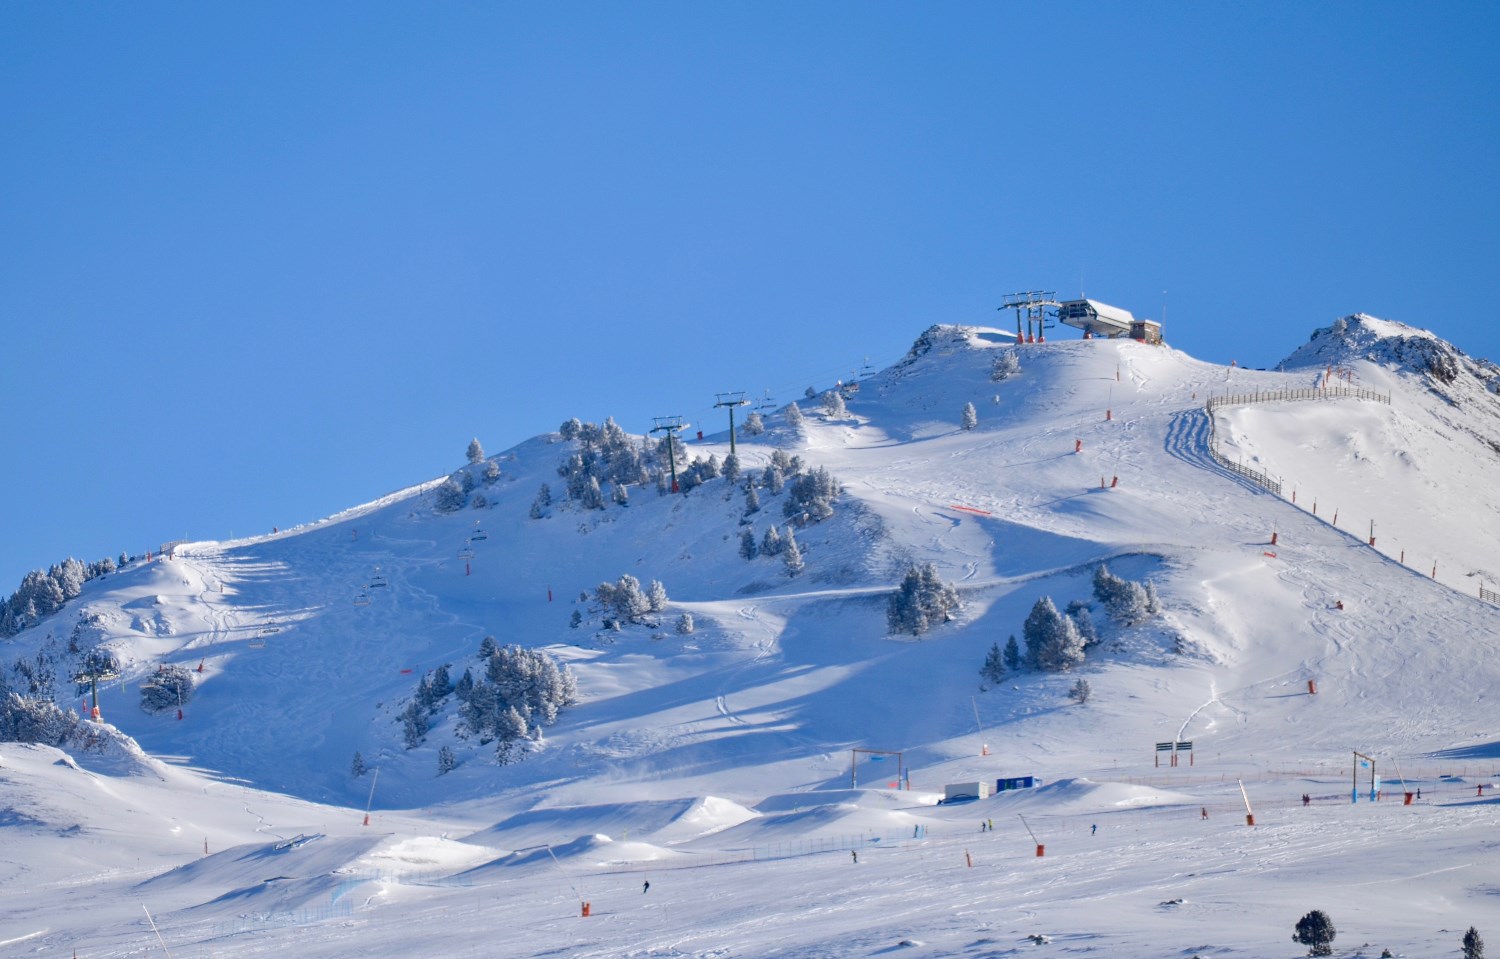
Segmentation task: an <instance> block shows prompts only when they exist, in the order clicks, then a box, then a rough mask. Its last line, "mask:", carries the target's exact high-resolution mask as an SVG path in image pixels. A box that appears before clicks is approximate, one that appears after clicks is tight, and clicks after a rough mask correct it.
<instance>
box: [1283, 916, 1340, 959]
mask: <svg viewBox="0 0 1500 959" xmlns="http://www.w3.org/2000/svg"><path fill="white" fill-rule="evenodd" d="M1337 935H1338V930H1337V929H1334V928H1333V920H1332V919H1329V918H1328V914H1327V913H1325V912H1323V911H1322V910H1320V909H1314V910H1313V911H1312V912H1310V913H1308V914H1307V915H1305V916H1303V917H1302V918H1301V919H1298V920H1297V926H1296V931H1294V932H1293V933H1292V941H1293V942H1300V943H1302V945H1304V946H1307V947H1309V948H1308V950H1307V954H1308V955H1309V956H1331V955H1333V947H1332V946H1331V945H1330V943H1332V942H1333V939H1334V937H1335V936H1337Z"/></svg>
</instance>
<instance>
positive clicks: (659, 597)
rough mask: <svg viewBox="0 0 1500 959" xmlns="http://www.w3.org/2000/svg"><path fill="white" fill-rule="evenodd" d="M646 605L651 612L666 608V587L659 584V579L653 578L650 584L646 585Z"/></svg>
mask: <svg viewBox="0 0 1500 959" xmlns="http://www.w3.org/2000/svg"><path fill="white" fill-rule="evenodd" d="M646 607H647V608H648V609H650V610H651V612H653V613H659V612H661V611H662V610H663V609H666V608H667V588H666V587H665V586H663V585H662V584H661V580H657V579H653V580H652V581H651V585H650V586H647V587H646Z"/></svg>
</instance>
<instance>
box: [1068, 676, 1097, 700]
mask: <svg viewBox="0 0 1500 959" xmlns="http://www.w3.org/2000/svg"><path fill="white" fill-rule="evenodd" d="M1092 695H1094V687H1092V686H1090V685H1089V681H1088V680H1087V679H1084V678H1083V677H1082V676H1080V677H1078V681H1077V682H1075V683H1074V684H1073V686H1072V688H1070V689H1069V690H1068V698H1069V699H1071V700H1073V702H1075V703H1077V704H1078V705H1080V706H1082V705H1083V704H1084V703H1086V702H1088V701H1089V697H1090V696H1092Z"/></svg>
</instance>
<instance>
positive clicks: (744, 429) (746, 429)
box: [740, 413, 766, 436]
mask: <svg viewBox="0 0 1500 959" xmlns="http://www.w3.org/2000/svg"><path fill="white" fill-rule="evenodd" d="M765 431H766V421H765V420H764V419H763V418H762V417H761V415H760V414H759V413H751V414H750V415H749V416H746V417H745V422H744V423H742V424H740V435H741V436H759V435H760V434H762V433H764V432H765Z"/></svg>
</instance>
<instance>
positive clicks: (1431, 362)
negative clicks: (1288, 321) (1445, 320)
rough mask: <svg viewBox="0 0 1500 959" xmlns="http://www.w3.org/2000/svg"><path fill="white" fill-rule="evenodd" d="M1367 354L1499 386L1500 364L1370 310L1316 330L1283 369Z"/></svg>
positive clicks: (1432, 375) (1447, 382)
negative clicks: (1464, 374) (1384, 318)
mask: <svg viewBox="0 0 1500 959" xmlns="http://www.w3.org/2000/svg"><path fill="white" fill-rule="evenodd" d="M1356 360H1364V361H1367V362H1370V363H1375V364H1378V365H1380V366H1384V367H1387V368H1389V369H1393V370H1395V371H1397V372H1405V373H1411V374H1414V375H1418V376H1423V377H1426V378H1428V379H1429V380H1431V381H1433V382H1434V385H1435V386H1452V385H1453V384H1454V383H1455V382H1456V381H1457V380H1458V379H1459V376H1460V375H1461V374H1463V373H1468V374H1470V375H1472V376H1473V377H1475V378H1476V379H1478V380H1479V381H1480V383H1481V384H1482V385H1483V386H1484V388H1485V389H1487V390H1489V391H1490V392H1496V391H1497V390H1500V367H1496V366H1495V364H1494V363H1491V362H1489V361H1488V360H1474V359H1472V358H1470V357H1469V356H1468V355H1467V354H1466V353H1464V351H1463V350H1460V349H1459V348H1458V347H1456V346H1454V345H1453V344H1452V343H1449V342H1448V341H1447V340H1444V339H1442V338H1441V337H1439V336H1437V335H1436V334H1434V333H1432V332H1430V331H1428V330H1423V329H1418V328H1417V327H1415V326H1408V325H1407V324H1405V323H1401V322H1398V321H1396V320H1383V319H1380V318H1379V317H1375V316H1370V315H1369V314H1367V313H1354V314H1352V315H1350V316H1345V317H1341V318H1340V319H1338V320H1336V321H1334V323H1333V324H1332V325H1331V326H1326V327H1323V328H1321V329H1318V330H1314V331H1313V335H1312V338H1311V339H1310V340H1308V342H1307V343H1305V344H1303V345H1302V346H1300V347H1298V348H1297V349H1296V350H1295V351H1293V352H1292V354H1291V355H1290V356H1288V357H1287V358H1286V359H1284V360H1282V361H1281V364H1280V367H1279V368H1281V369H1297V368H1303V367H1316V366H1328V365H1330V364H1331V365H1336V366H1337V365H1343V364H1347V363H1349V362H1352V361H1356Z"/></svg>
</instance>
